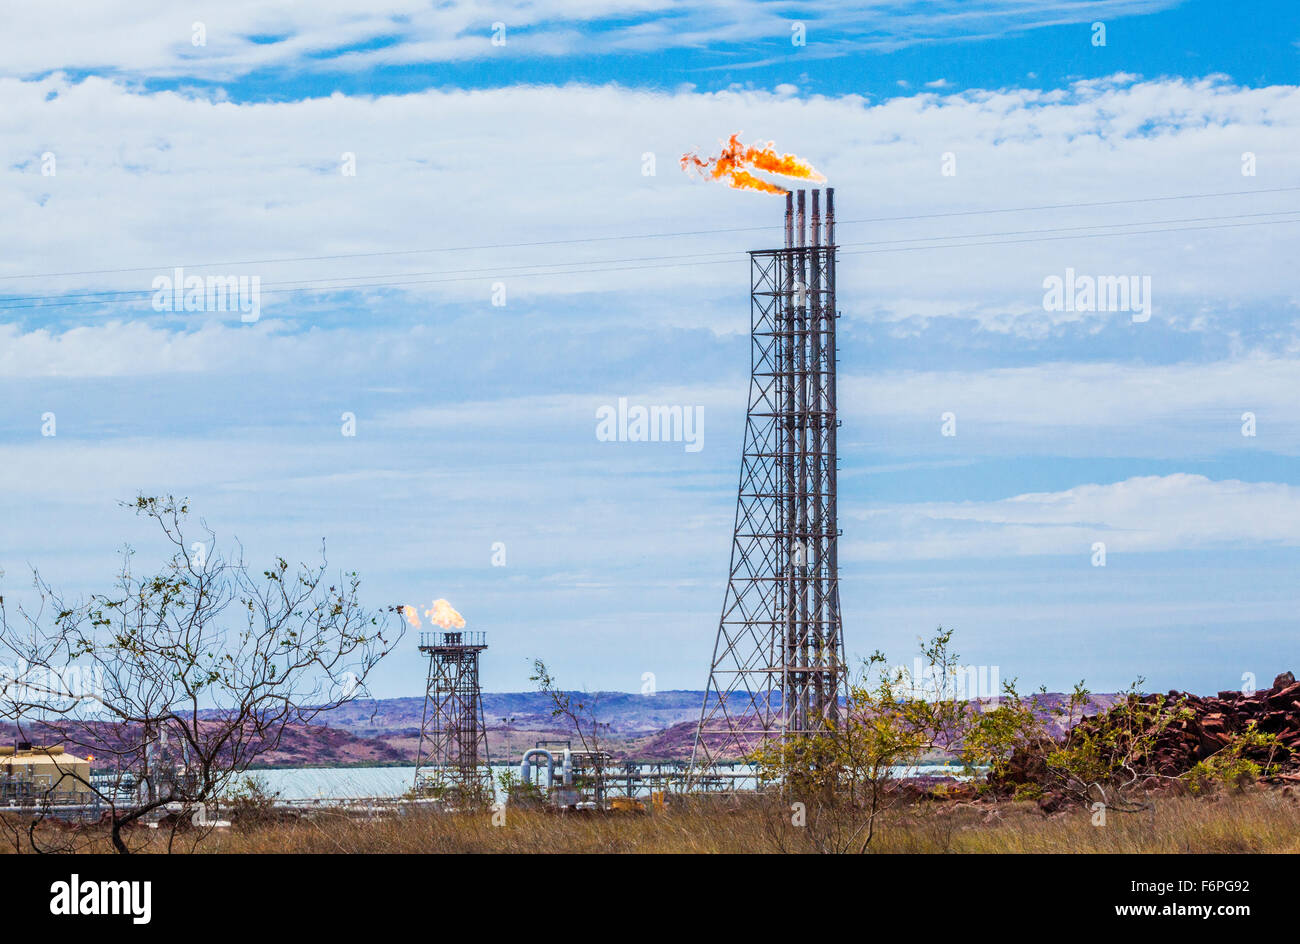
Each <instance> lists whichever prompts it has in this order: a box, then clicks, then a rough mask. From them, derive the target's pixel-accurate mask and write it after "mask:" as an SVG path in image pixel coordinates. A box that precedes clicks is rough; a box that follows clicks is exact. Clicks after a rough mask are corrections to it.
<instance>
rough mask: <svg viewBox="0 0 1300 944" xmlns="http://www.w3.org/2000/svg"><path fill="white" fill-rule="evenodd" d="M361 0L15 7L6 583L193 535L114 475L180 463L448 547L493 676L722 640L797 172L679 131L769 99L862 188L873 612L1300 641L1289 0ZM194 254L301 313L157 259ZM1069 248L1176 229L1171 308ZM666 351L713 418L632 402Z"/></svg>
mask: <svg viewBox="0 0 1300 944" xmlns="http://www.w3.org/2000/svg"><path fill="white" fill-rule="evenodd" d="M364 6H365V11H364V12H360V13H358V12H357V11H356V4H354V3H342V2H332V0H323V2H319V3H313V4H293V3H281V2H266V0H261V2H251V0H249V2H223V3H198V4H194V3H178V2H174V0H139V2H135V3H132V4H130V6H129V8H128V7H126V6H119V5H117V4H112V3H89V2H85V3H82V2H56V0H51V2H47V3H41V4H29V5H26V6H24V7H10V8H8V9H6V11H5V14H4V15H5V18H6V23H5V29H4V32H3V36H0V45H2V46H3V55H0V103H2V104H3V116H4V117H3V120H2V121H0V174H2V175H3V183H4V186H3V187H0V218H3V220H4V226H3V228H2V229H0V309H3V312H2V313H0V486H2V489H0V496H2V497H0V568H3V570H4V576H3V578H0V592H3V593H4V594H5V596H6V599H7V600H11V601H17V600H21V599H23V598H24V593H25V587H26V586H27V584H28V583H29V580H30V568H31V567H33V566H34V567H38V568H39V569H40V570H41V572H42V573H43V574H44V575H45V576H46V577H47V578H48V579H50V580H51V581H52V582H54V583H55V584H56V585H58V586H60V587H62V588H64V589H65V590H66V591H67V592H69V593H70V594H74V595H75V594H84V593H90V592H94V591H96V590H100V589H105V588H106V586H107V584H108V581H109V579H110V578H111V575H112V573H113V568H114V566H115V563H116V556H115V555H116V551H117V549H118V548H120V546H121V545H122V544H123V542H131V543H132V544H134V545H136V546H137V547H138V548H139V549H140V556H141V557H142V558H145V559H148V558H149V557H150V555H151V554H154V553H156V551H157V550H158V549H157V547H156V545H155V544H154V543H153V542H152V535H151V534H150V533H149V532H148V531H147V530H145V529H144V528H143V526H142V525H141V524H140V523H139V522H137V521H136V520H135V519H133V518H132V517H131V516H130V515H129V514H127V513H125V512H123V511H122V510H120V509H119V508H118V507H117V505H116V502H117V501H118V500H121V499H127V498H130V497H132V496H133V495H135V494H136V493H137V492H140V491H144V492H147V493H163V492H170V493H174V494H177V495H185V496H188V497H189V498H190V499H191V500H192V501H193V503H194V504H195V506H196V507H197V508H198V509H199V510H200V511H201V513H202V514H203V516H204V517H205V518H206V519H207V521H208V523H209V524H210V525H211V526H212V527H213V528H214V529H215V530H216V531H217V532H218V533H219V536H221V537H222V538H226V539H230V538H233V537H238V538H239V539H240V540H242V541H243V543H244V545H245V546H246V548H247V550H248V554H249V556H250V557H252V558H253V559H255V560H262V559H264V558H267V557H268V556H270V555H275V554H282V555H284V556H287V557H291V558H299V559H301V558H309V557H310V556H311V555H312V554H313V553H314V552H315V551H316V549H317V547H318V546H319V542H320V541H321V539H325V541H326V543H327V547H328V553H329V558H330V560H331V562H333V563H336V564H337V565H338V566H340V567H344V566H346V567H347V568H349V569H352V568H355V569H356V570H358V571H360V573H361V574H362V577H363V581H364V583H363V588H364V592H365V594H366V596H367V599H368V601H369V602H371V603H372V604H376V605H381V604H384V603H389V602H411V603H424V604H426V605H427V603H428V602H429V601H430V600H432V599H433V598H434V597H440V596H441V597H447V598H448V599H450V600H451V602H452V603H453V604H454V605H455V606H456V607H457V608H458V609H459V610H460V611H461V612H463V613H464V614H465V616H466V617H467V619H468V620H469V623H470V627H471V628H474V629H482V630H485V631H486V632H487V633H488V634H489V637H488V638H489V642H490V645H491V649H490V651H489V653H488V656H487V659H486V661H485V665H484V673H485V677H484V683H485V685H486V686H487V687H488V688H490V689H493V690H520V689H525V688H528V687H529V682H528V675H529V660H530V659H531V658H532V657H535V656H540V657H543V658H545V659H546V660H547V661H548V662H549V663H550V664H551V666H552V668H553V670H554V671H555V673H556V674H557V676H558V677H559V678H560V680H561V681H562V682H564V683H566V684H569V685H572V686H574V687H589V688H603V689H620V690H633V691H635V690H638V689H640V688H641V687H642V681H643V678H644V674H645V673H653V674H654V678H655V684H656V685H657V686H658V688H660V689H667V688H703V686H704V683H705V680H706V676H707V671H708V661H709V656H710V653H711V651H712V646H713V641H714V636H715V633H716V631H717V620H718V613H719V610H720V607H721V603H722V594H723V589H724V586H725V579H726V570H727V558H728V553H729V546H730V539H731V526H732V518H733V514H734V510H735V497H736V496H735V492H736V476H737V471H738V467H739V457H740V456H739V454H740V446H741V437H742V432H743V424H744V407H745V401H746V393H747V389H746V385H747V371H748V367H749V344H748V338H747V333H746V332H747V331H748V317H749V304H748V269H747V262H746V257H745V255H744V253H745V251H746V250H749V249H761V248H773V247H775V246H776V245H777V242H778V240H779V228H780V223H781V205H782V201H781V200H780V199H779V198H775V197H769V196H763V195H759V194H754V193H741V192H736V191H732V190H729V189H727V188H725V187H723V186H721V185H718V184H708V183H704V182H701V181H699V180H693V179H691V178H689V177H687V176H686V175H684V174H683V173H682V172H681V171H680V170H679V168H678V157H679V156H680V155H681V154H682V152H683V151H686V150H688V149H694V148H700V149H703V150H706V151H707V150H713V149H715V148H716V147H717V144H718V142H719V140H720V139H722V138H725V137H726V136H727V135H728V134H730V133H731V132H743V133H744V137H745V139H746V140H747V141H749V140H762V141H766V140H773V141H775V142H776V144H777V147H778V148H779V149H781V150H791V151H797V152H798V153H799V154H800V155H802V156H804V157H806V158H808V159H809V160H811V161H812V162H813V163H814V164H815V165H816V166H817V168H818V169H819V170H820V171H821V172H823V173H824V174H825V175H826V176H827V177H828V178H829V180H830V183H831V184H832V185H834V186H835V187H836V188H837V190H836V202H837V213H838V216H839V218H840V225H839V233H838V236H839V243H840V245H841V250H840V269H839V304H840V307H841V309H842V312H843V317H842V319H841V322H840V329H839V330H840V344H841V349H840V358H841V359H840V364H839V369H840V372H841V377H840V386H841V396H840V408H841V418H842V420H843V428H842V430H841V434H840V447H841V465H842V471H841V477H840V482H841V488H842V494H841V499H840V509H841V522H840V524H841V527H842V529H843V538H842V545H841V555H840V558H841V563H842V568H843V572H842V584H841V594H842V598H843V610H844V619H845V633H846V639H847V645H848V649H849V651H850V653H851V654H857V655H865V654H867V653H869V652H871V651H872V650H875V649H877V648H880V649H883V650H885V651H886V652H887V653H888V654H889V655H890V656H891V657H893V658H894V660H895V661H897V662H905V661H910V659H911V657H912V655H913V652H914V649H915V641H916V639H917V637H918V636H921V635H924V634H927V633H929V632H931V631H932V630H933V629H934V628H935V627H936V626H939V625H943V626H951V627H954V628H955V629H956V631H957V642H958V649H959V650H960V651H961V653H962V654H963V656H964V661H966V662H969V663H973V664H977V665H990V666H998V667H999V671H1000V674H1001V676H1002V678H1009V677H1012V676H1015V677H1018V678H1019V679H1021V681H1022V683H1027V684H1030V685H1031V686H1036V685H1037V684H1039V683H1044V684H1047V685H1048V686H1049V687H1052V688H1058V689H1059V688H1061V687H1065V686H1068V685H1069V684H1071V683H1072V682H1074V681H1077V680H1078V679H1080V678H1085V679H1087V681H1088V682H1089V684H1090V685H1091V687H1093V688H1094V690H1109V689H1114V688H1116V687H1120V686H1123V685H1125V684H1127V683H1128V682H1130V681H1132V680H1133V679H1135V678H1136V677H1138V676H1143V677H1145V678H1146V679H1147V684H1148V687H1151V688H1170V687H1179V688H1189V689H1193V690H1199V691H1214V690H1218V689H1225V688H1235V687H1240V686H1241V685H1242V684H1243V676H1244V675H1246V674H1247V673H1253V674H1254V675H1255V676H1257V677H1258V678H1259V680H1260V681H1261V682H1262V683H1263V684H1267V683H1268V682H1269V681H1270V680H1271V679H1272V677H1273V675H1274V674H1276V673H1277V672H1279V671H1282V670H1284V669H1288V668H1289V669H1297V668H1300V642H1298V640H1300V632H1298V630H1300V625H1298V619H1297V616H1296V614H1297V611H1300V589H1298V588H1300V582H1298V581H1297V579H1296V577H1297V573H1298V569H1300V470H1298V468H1297V464H1296V459H1297V455H1300V405H1298V404H1300V400H1298V398H1297V392H1298V391H1300V292H1298V291H1297V281H1296V259H1297V256H1298V254H1300V149H1298V148H1297V147H1296V144H1297V141H1300V87H1298V84H1300V16H1297V14H1296V11H1295V6H1294V4H1293V3H1292V2H1290V0H1276V2H1272V0H1270V2H1260V3H1256V4H1251V5H1249V7H1247V8H1246V9H1245V10H1243V9H1242V8H1241V7H1240V6H1239V5H1236V4H1231V3H1228V2H1226V0H1225V2H1206V0H1187V2H1181V3H1180V2H1177V0H1108V2H1097V3H1087V2H1041V0H975V2H960V3H959V2H956V0H953V2H940V3H905V2H857V3H834V4H820V3H799V2H754V0H736V2H732V3H728V4H716V3H696V2H693V0H686V2H674V3H668V2H666V0H587V2H582V3H572V2H569V3H553V2H532V3H522V2H518V3H512V2H502V3H486V2H450V3H439V4H430V3H427V2H415V0H376V2H374V3H368V4H365V5H364ZM1101 40H1104V44H1102V42H1101ZM176 267H182V268H183V269H184V272H185V273H186V274H201V275H205V276H207V275H217V276H223V277H226V276H230V277H244V278H252V277H256V278H258V279H259V280H260V309H259V311H258V317H257V318H256V320H246V319H245V318H243V317H241V313H240V312H238V311H234V312H229V311H216V312H214V311H166V310H163V311H159V310H156V309H157V307H158V306H156V305H155V304H154V302H155V299H154V296H153V292H152V287H153V285H154V281H155V279H156V278H158V277H160V276H165V277H171V276H173V273H174V270H175V268H176ZM1067 271H1072V272H1073V273H1075V275H1076V277H1079V276H1086V277H1097V276H1107V277H1112V276H1138V277H1140V278H1149V280H1150V282H1149V284H1150V302H1151V305H1150V312H1149V314H1150V317H1149V318H1148V319H1146V320H1142V319H1141V317H1140V316H1139V317H1138V318H1135V317H1134V314H1133V313H1131V312H1127V311H1078V310H1059V311H1058V310H1047V309H1046V308H1045V305H1044V296H1045V290H1044V282H1045V280H1047V279H1049V278H1050V277H1052V276H1057V277H1059V278H1061V279H1065V278H1066V274H1067ZM620 397H626V398H628V400H629V402H631V403H634V404H636V403H640V404H664V405H681V406H685V407H691V408H695V407H699V408H701V409H702V415H703V418H704V423H703V448H702V449H699V450H698V451H688V450H687V449H685V448H684V445H683V444H682V443H626V442H625V443H618V442H602V441H599V440H598V439H597V437H596V435H595V429H596V411H597V410H598V409H599V408H600V407H601V406H603V405H607V404H615V403H617V402H618V399H619V398H620ZM946 413H951V414H953V417H954V424H955V432H956V435H953V436H945V435H943V431H942V426H943V421H942V419H941V418H942V417H943V415H944V414H946ZM1248 413H1249V414H1251V416H1252V417H1253V419H1251V420H1247V419H1246V418H1245V417H1244V415H1245V414H1248ZM47 414H53V427H51V426H50V421H49V419H48V418H47ZM345 414H346V415H350V416H352V417H354V418H355V435H345V432H347V431H349V430H346V429H345V425H346V420H345ZM1252 424H1253V425H1252ZM51 431H52V432H53V433H54V435H43V433H48V432H51ZM1247 432H1253V435H1244V433H1247ZM1098 542H1101V543H1104V544H1105V546H1106V559H1105V566H1104V567H1102V566H1094V562H1095V560H1096V555H1095V553H1094V545H1095V544H1097V543H1098ZM494 546H498V547H500V546H503V547H504V555H505V561H504V566H494V565H493V554H494V551H493V548H494ZM499 557H500V555H499V554H498V563H499V562H500V559H499ZM422 671H423V668H422V666H421V664H420V663H419V661H418V659H417V657H416V653H415V652H414V650H413V647H412V646H410V645H408V646H406V647H405V649H404V651H402V652H400V653H398V654H397V655H395V656H394V657H393V658H392V659H391V660H390V661H389V663H388V664H387V665H386V666H385V667H384V669H383V670H382V672H381V673H380V675H379V676H378V677H377V678H376V679H375V682H374V684H373V685H372V690H373V692H374V693H375V694H376V695H379V696H391V695H404V694H415V693H417V692H418V691H419V690H420V686H421V684H422V679H423V676H422Z"/></svg>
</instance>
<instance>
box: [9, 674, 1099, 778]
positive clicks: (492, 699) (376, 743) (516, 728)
mask: <svg viewBox="0 0 1300 944" xmlns="http://www.w3.org/2000/svg"><path fill="white" fill-rule="evenodd" d="M571 694H572V697H573V699H574V700H575V702H576V701H582V702H583V703H584V704H588V705H591V704H594V705H595V714H596V718H597V720H598V721H599V722H600V723H601V734H600V746H601V747H602V748H603V749H605V750H608V751H610V752H611V753H612V754H613V755H614V756H615V757H616V758H620V759H621V758H636V759H638V760H688V759H689V758H690V753H691V748H692V746H693V744H694V740H695V728H696V725H697V724H698V723H699V719H700V705H701V703H702V701H703V699H704V693H703V692H701V691H689V690H671V691H663V692H656V693H655V694H653V695H641V694H632V693H629V692H596V693H587V692H574V693H571ZM1065 698H1066V696H1064V695H1060V694H1055V693H1053V694H1050V695H1048V696H1046V702H1047V703H1048V704H1049V705H1058V704H1060V703H1062V702H1063V701H1064V699H1065ZM1117 698H1118V696H1116V695H1093V696H1092V698H1091V701H1090V704H1089V707H1088V710H1087V713H1089V714H1094V713H1096V712H1097V711H1101V710H1105V709H1106V708H1108V707H1110V706H1111V705H1112V704H1114V702H1115V700H1116V699H1117ZM551 707H552V702H551V700H550V698H549V697H548V696H546V695H544V694H542V693H539V692H486V693H484V695H483V715H484V721H485V723H486V724H487V732H488V751H489V753H490V754H491V757H492V759H493V761H500V760H509V761H511V762H514V761H517V760H518V759H519V755H520V754H521V753H522V751H523V750H524V749H525V748H527V747H532V746H533V745H534V744H535V743H536V742H538V741H543V740H552V741H554V740H572V741H573V744H574V746H575V747H579V746H581V745H580V744H579V743H578V742H577V740H576V739H574V738H573V735H572V732H571V731H570V730H568V727H567V724H566V722H565V721H564V719H562V718H555V717H554V716H553V715H552V713H551ZM423 713H424V699H423V698H420V697H412V698H379V699H369V698H368V699H363V700H358V701H353V702H349V703H348V704H346V705H343V706H342V707H339V708H335V709H332V710H330V711H327V712H322V713H321V714H319V715H317V716H316V719H315V721H314V723H312V724H310V725H292V726H290V728H289V729H287V730H286V731H285V734H284V737H283V738H282V739H281V742H280V744H279V747H278V748H277V749H276V750H274V751H269V752H267V753H265V754H263V755H261V756H260V757H259V758H258V764H259V766H275V767H302V766H335V765H379V764H382V765H389V764H414V763H415V755H416V752H417V750H418V747H419V737H420V722H421V718H422V717H423ZM28 730H29V736H30V735H33V734H34V735H35V737H33V739H34V740H40V739H41V735H40V732H38V731H34V730H32V729H30V728H29V729H28ZM0 731H3V729H2V728H0ZM1056 733H1058V734H1059V733H1060V732H1059V731H1057V732H1056ZM9 737H10V738H11V739H13V738H15V737H16V733H15V732H13V731H12V729H11V731H10V733H9Z"/></svg>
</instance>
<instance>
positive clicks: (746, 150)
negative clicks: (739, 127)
mask: <svg viewBox="0 0 1300 944" xmlns="http://www.w3.org/2000/svg"><path fill="white" fill-rule="evenodd" d="M741 134H743V132H737V133H736V134H733V135H732V136H731V137H730V138H729V139H728V140H727V143H726V144H724V145H723V146H722V153H721V154H719V155H718V156H717V157H707V158H706V157H700V156H699V155H697V154H693V153H686V154H683V155H682V161H681V163H682V170H684V171H686V172H687V173H690V171H691V170H692V169H694V170H695V171H696V172H698V173H699V174H700V176H702V177H704V178H706V179H708V180H725V181H726V183H727V186H728V187H731V188H732V189H733V190H757V191H758V192H759V193H777V194H786V193H789V192H790V191H788V190H786V189H785V188H784V187H780V186H777V185H776V184H774V183H770V182H768V181H766V180H763V179H762V178H761V177H755V176H754V175H753V174H751V173H750V172H749V169H750V168H753V169H754V170H762V171H767V172H768V173H769V174H779V175H780V176H782V177H794V178H797V179H799V180H812V181H818V182H820V181H824V180H825V179H826V178H825V177H823V176H822V175H821V174H819V173H817V171H816V170H815V169H814V168H813V166H812V164H810V163H808V162H807V161H805V160H804V159H803V158H801V157H798V156H797V155H794V154H778V153H777V152H776V144H775V142H772V141H768V142H767V146H766V147H760V146H758V145H756V144H755V145H750V146H749V147H745V145H743V144H741V143H740V135H741Z"/></svg>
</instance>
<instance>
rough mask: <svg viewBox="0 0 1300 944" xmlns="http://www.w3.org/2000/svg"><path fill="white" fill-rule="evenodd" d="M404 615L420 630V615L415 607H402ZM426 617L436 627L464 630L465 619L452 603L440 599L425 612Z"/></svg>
mask: <svg viewBox="0 0 1300 944" xmlns="http://www.w3.org/2000/svg"><path fill="white" fill-rule="evenodd" d="M402 615H403V616H405V617H406V621H407V622H408V623H410V624H411V626H413V627H414V628H415V629H419V628H420V615H419V613H418V612H416V609H415V607H413V606H404V607H402ZM424 616H425V618H426V619H428V621H429V622H430V623H431V624H432V625H434V626H441V627H442V628H443V629H464V628H465V617H463V616H461V615H460V614H459V613H457V612H456V610H455V609H454V608H453V607H452V605H451V604H450V603H448V602H447V601H446V600H444V599H442V598H441V597H439V598H438V599H437V600H434V601H433V605H432V606H431V607H430V608H429V609H427V610H425V611H424Z"/></svg>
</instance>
